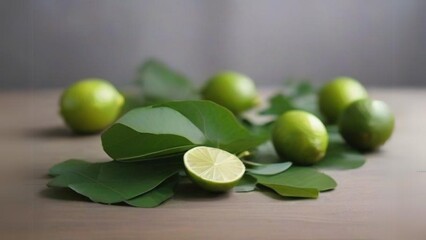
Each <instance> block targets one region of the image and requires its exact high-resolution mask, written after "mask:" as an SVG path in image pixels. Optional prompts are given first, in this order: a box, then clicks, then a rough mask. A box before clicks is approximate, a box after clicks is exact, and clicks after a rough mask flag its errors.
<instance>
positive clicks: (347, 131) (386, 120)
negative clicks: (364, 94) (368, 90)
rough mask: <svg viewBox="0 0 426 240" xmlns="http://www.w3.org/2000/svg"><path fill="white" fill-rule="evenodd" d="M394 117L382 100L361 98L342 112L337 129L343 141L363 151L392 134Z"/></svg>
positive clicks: (371, 148) (382, 141)
mask: <svg viewBox="0 0 426 240" xmlns="http://www.w3.org/2000/svg"><path fill="white" fill-rule="evenodd" d="M394 124H395V118H394V116H393V113H392V112H391V110H390V109H389V107H388V106H387V105H386V104H385V103H384V102H382V101H378V100H371V99H361V100H358V101H356V102H354V103H352V104H351V105H349V107H348V108H347V109H346V110H345V111H344V112H343V114H342V116H341V118H340V120H339V131H340V134H341V135H342V137H343V138H344V139H345V141H346V142H347V143H348V144H349V145H351V146H352V147H354V148H357V149H359V150H363V151H371V150H374V149H376V148H378V147H380V146H381V145H383V144H384V143H385V142H386V141H387V140H388V139H389V138H390V136H391V135H392V132H393V128H394Z"/></svg>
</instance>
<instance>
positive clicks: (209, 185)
mask: <svg viewBox="0 0 426 240" xmlns="http://www.w3.org/2000/svg"><path fill="white" fill-rule="evenodd" d="M183 161H184V164H185V169H186V172H187V174H188V176H189V177H190V178H191V180H192V181H193V182H194V183H195V184H197V185H199V186H200V187H202V188H204V189H206V190H208V191H213V192H223V191H227V190H229V189H231V188H233V187H234V186H235V185H236V184H237V183H238V181H239V180H240V179H241V178H242V177H243V175H244V172H245V170H246V168H245V166H244V164H243V162H242V161H241V160H240V159H239V158H238V157H237V156H235V155H233V154H231V153H229V152H227V151H224V150H221V149H218V148H212V147H204V146H201V147H195V148H192V149H190V150H189V151H187V152H186V153H185V155H184V156H183Z"/></svg>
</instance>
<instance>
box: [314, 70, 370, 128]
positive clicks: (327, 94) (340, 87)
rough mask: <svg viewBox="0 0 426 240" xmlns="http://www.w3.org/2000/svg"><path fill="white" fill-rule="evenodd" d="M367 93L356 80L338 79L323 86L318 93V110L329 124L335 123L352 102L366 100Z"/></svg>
mask: <svg viewBox="0 0 426 240" xmlns="http://www.w3.org/2000/svg"><path fill="white" fill-rule="evenodd" d="M366 97H367V91H366V90H365V88H364V87H363V86H362V85H361V83H359V82H358V81H357V80H355V79H353V78H349V77H338V78H335V79H334V80H332V81H330V82H328V83H327V84H325V85H324V86H323V87H322V88H321V90H320V92H319V108H320V111H321V113H322V114H324V116H325V117H326V118H327V120H328V122H329V123H332V124H333V123H336V122H337V120H338V118H339V116H340V114H341V113H342V112H343V110H345V108H346V107H347V106H349V104H351V103H352V102H354V101H356V100H359V99H362V98H366Z"/></svg>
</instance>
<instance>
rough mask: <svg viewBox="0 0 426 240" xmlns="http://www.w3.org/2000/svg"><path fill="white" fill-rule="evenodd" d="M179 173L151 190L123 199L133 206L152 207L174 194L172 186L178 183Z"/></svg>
mask: <svg viewBox="0 0 426 240" xmlns="http://www.w3.org/2000/svg"><path fill="white" fill-rule="evenodd" d="M178 180H179V175H178V174H176V175H174V176H173V177H170V178H169V179H167V180H166V181H164V182H163V183H162V184H160V185H159V186H158V187H156V188H154V189H153V190H151V191H149V192H147V193H145V194H142V195H140V196H137V197H135V198H132V199H129V200H127V201H125V202H126V203H127V204H129V205H131V206H134V207H141V208H153V207H157V206H158V205H160V204H162V203H163V202H165V201H167V200H168V199H170V198H171V197H173V195H174V190H173V189H174V187H175V186H176V184H177V183H178Z"/></svg>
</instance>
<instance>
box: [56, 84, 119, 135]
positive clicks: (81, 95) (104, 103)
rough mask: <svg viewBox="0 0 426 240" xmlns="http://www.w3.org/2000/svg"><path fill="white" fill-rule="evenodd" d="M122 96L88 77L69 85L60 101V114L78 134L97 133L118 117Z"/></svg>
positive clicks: (107, 85) (115, 90)
mask: <svg viewBox="0 0 426 240" xmlns="http://www.w3.org/2000/svg"><path fill="white" fill-rule="evenodd" d="M123 104H124V97H123V96H122V95H121V94H120V93H119V92H118V91H117V89H116V88H115V87H114V86H113V85H112V84H111V83H109V82H107V81H106V80H103V79H97V78H88V79H83V80H80V81H78V82H76V83H74V84H72V85H71V86H69V87H68V88H67V89H65V91H64V92H63V93H62V96H61V99H60V114H61V116H62V118H63V119H64V121H65V123H66V124H67V125H68V126H69V127H70V128H71V129H72V130H73V131H75V132H78V133H95V132H99V131H101V130H103V129H105V128H106V127H108V126H109V125H110V124H111V123H113V122H114V121H115V120H116V118H117V117H118V115H119V114H120V110H121V107H122V106H123Z"/></svg>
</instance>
